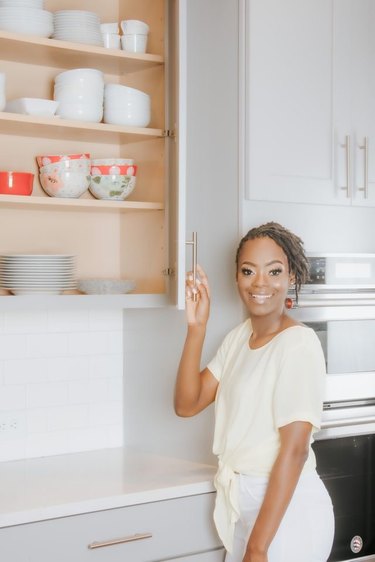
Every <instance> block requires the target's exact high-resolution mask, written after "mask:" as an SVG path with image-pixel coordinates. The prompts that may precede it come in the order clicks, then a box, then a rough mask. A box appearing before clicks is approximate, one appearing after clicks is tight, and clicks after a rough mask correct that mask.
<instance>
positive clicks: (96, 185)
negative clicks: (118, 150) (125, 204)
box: [89, 158, 137, 201]
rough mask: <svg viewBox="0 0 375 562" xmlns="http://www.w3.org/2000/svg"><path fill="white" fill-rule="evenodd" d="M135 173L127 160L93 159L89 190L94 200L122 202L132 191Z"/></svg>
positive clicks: (132, 163) (131, 163)
mask: <svg viewBox="0 0 375 562" xmlns="http://www.w3.org/2000/svg"><path fill="white" fill-rule="evenodd" d="M136 173H137V166H135V165H134V160H132V159H129V158H104V159H103V158H102V159H93V160H92V161H91V180H90V187H89V190H90V192H91V194H92V195H93V196H94V197H95V198H96V199H110V200H112V201H124V199H126V198H127V197H129V195H130V194H131V193H132V192H133V191H134V188H135V183H136V177H135V176H136Z"/></svg>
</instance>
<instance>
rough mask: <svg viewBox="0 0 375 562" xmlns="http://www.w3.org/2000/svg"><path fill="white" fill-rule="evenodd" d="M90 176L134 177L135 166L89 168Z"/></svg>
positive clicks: (115, 165)
mask: <svg viewBox="0 0 375 562" xmlns="http://www.w3.org/2000/svg"><path fill="white" fill-rule="evenodd" d="M91 175H92V176H113V175H117V176H118V175H121V176H136V175H137V166H126V165H123V166H118V165H117V164H114V165H113V166H91Z"/></svg>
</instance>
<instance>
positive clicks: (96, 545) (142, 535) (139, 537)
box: [87, 533, 152, 550]
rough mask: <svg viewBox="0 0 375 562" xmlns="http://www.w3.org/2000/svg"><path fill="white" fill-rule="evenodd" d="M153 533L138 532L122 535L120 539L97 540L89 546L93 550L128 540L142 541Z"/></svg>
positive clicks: (149, 537)
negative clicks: (126, 535) (128, 535)
mask: <svg viewBox="0 0 375 562" xmlns="http://www.w3.org/2000/svg"><path fill="white" fill-rule="evenodd" d="M151 538H152V533H136V534H135V535H131V536H130V537H122V538H120V539H111V540H109V541H100V542H99V541H95V542H92V543H90V544H89V545H88V546H87V548H89V549H90V550H93V549H94V548H103V547H104V546H113V545H114V544H123V543H126V542H133V541H141V540H143V539H151Z"/></svg>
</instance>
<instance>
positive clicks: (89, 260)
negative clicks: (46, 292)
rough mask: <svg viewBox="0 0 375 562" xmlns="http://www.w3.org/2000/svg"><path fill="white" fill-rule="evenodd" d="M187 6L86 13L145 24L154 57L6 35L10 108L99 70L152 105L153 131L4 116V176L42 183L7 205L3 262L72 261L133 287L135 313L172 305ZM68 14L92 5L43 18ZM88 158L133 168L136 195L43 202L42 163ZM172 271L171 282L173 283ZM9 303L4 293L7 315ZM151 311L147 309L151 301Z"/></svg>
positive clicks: (148, 2) (1, 58) (120, 1)
mask: <svg viewBox="0 0 375 562" xmlns="http://www.w3.org/2000/svg"><path fill="white" fill-rule="evenodd" d="M183 2H184V0H142V1H138V0H109V2H106V3H103V2H100V1H94V2H91V3H90V8H89V9H90V10H92V11H94V12H96V13H97V14H98V15H99V16H100V19H101V21H102V22H105V21H120V20H121V19H125V18H129V17H131V18H134V19H141V20H144V21H146V22H147V23H148V24H149V26H150V35H149V44H148V52H147V54H133V53H130V54H128V53H126V52H124V51H121V50H118V51H116V50H109V49H105V48H102V47H97V46H92V45H86V44H78V43H77V44H75V43H70V42H66V41H57V40H53V39H46V38H40V37H32V36H26V35H21V34H16V33H9V32H6V31H1V30H0V71H2V72H4V73H5V75H6V84H7V99H8V100H10V99H14V98H18V97H44V98H51V97H52V91H53V82H54V77H55V76H56V75H57V74H58V73H59V72H61V71H63V70H66V69H70V68H77V67H78V68H86V67H89V68H97V69H99V70H101V71H102V72H103V73H104V79H105V82H110V83H120V84H125V85H127V86H131V87H134V88H137V89H140V90H142V91H145V92H147V93H148V94H149V95H150V97H151V123H150V125H149V127H147V128H140V127H124V126H118V125H109V124H105V123H90V122H86V123H85V122H79V121H72V120H65V119H56V118H49V119H48V118H39V117H35V116H31V115H19V114H14V113H7V112H0V142H1V146H2V151H1V154H0V169H1V170H16V171H17V170H18V171H29V172H33V173H34V174H35V179H34V189H33V193H32V196H31V197H26V196H7V195H0V254H1V253H35V254H40V253H55V254H58V253H63V254H74V255H76V256H77V276H78V277H82V278H83V277H101V278H103V277H108V278H111V277H112V278H126V279H135V281H136V284H137V287H136V291H135V293H136V294H135V295H134V297H135V301H136V304H135V305H136V306H139V305H141V306H142V298H141V297H142V295H143V296H145V298H146V297H147V296H148V297H150V296H153V297H155V303H156V305H160V302H161V299H160V297H164V301H163V302H165V303H166V302H168V300H169V299H170V297H171V296H172V295H173V294H174V293H175V290H174V287H173V285H174V283H175V282H176V278H177V275H176V271H177V270H178V268H179V260H180V255H179V250H180V247H181V244H180V240H179V239H178V234H177V231H178V219H179V216H180V217H183V216H184V206H183V198H182V197H181V196H179V193H178V191H179V183H178V177H177V174H176V173H174V170H175V169H178V166H177V159H179V158H180V154H179V150H178V145H179V135H180V131H181V127H180V126H179V115H178V113H179V106H178V99H177V91H178V87H177V86H179V88H180V90H181V91H182V90H183V84H182V83H181V80H179V84H177V82H178V77H179V74H178V67H179V60H178V59H179V50H178V35H179V34H178V27H179V25H181V26H183V23H184V22H180V20H179V15H178V11H179V5H180V4H183ZM62 8H64V9H87V3H86V2H85V1H84V0H80V1H79V2H70V4H69V2H62V0H46V5H45V9H47V10H50V11H52V12H54V11H55V10H59V9H62ZM83 152H85V153H87V152H88V153H90V154H91V156H92V157H94V158H95V157H96V158H105V157H122V158H124V157H132V158H134V159H135V161H136V164H137V165H138V172H137V185H136V188H135V190H134V192H133V193H132V194H131V196H130V197H129V198H128V199H127V200H126V201H124V202H114V201H101V200H96V199H94V198H93V197H92V196H91V195H90V194H89V193H85V194H84V195H83V196H81V197H80V198H79V199H58V198H54V197H48V196H47V195H46V194H45V193H44V191H43V189H42V188H41V186H40V185H39V181H38V168H37V164H36V160H35V156H36V155H40V154H70V153H83ZM183 258H184V256H183ZM183 258H182V259H183ZM184 265H185V264H184ZM171 269H173V270H174V272H175V275H174V276H172V275H168V272H169V271H170V270H171ZM3 293H4V291H1V290H0V307H1V302H2V301H3V300H4V299H3V298H2V296H3ZM132 296H133V295H126V296H125V297H124V298H123V299H122V304H123V305H125V306H127V305H129V306H132V304H131V297H132ZM129 297H130V300H129ZM17 300H18V299H17V298H16V297H12V301H17ZM144 302H145V303H146V304H145V306H148V305H149V303H150V299H148V300H147V298H146V300H145V301H144ZM25 303H26V304H27V298H26V300H25ZM120 303H121V301H120ZM75 304H77V305H79V299H77V302H76V303H75Z"/></svg>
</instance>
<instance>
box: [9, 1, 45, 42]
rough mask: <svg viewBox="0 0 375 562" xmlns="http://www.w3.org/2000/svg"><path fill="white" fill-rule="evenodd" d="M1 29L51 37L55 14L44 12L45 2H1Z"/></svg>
mask: <svg viewBox="0 0 375 562" xmlns="http://www.w3.org/2000/svg"><path fill="white" fill-rule="evenodd" d="M0 29H3V30H4V31H11V32H14V33H26V34H28V35H37V36H39V37H51V35H52V34H53V14H52V12H47V10H43V0H0Z"/></svg>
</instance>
